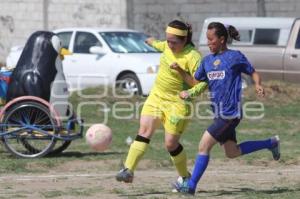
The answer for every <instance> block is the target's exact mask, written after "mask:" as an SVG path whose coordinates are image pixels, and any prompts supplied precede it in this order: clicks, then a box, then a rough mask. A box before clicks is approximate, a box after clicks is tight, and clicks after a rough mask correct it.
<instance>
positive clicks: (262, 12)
mask: <svg viewBox="0 0 300 199" xmlns="http://www.w3.org/2000/svg"><path fill="white" fill-rule="evenodd" d="M256 4H257V14H256V15H257V16H258V17H266V2H265V0H257V3H256Z"/></svg>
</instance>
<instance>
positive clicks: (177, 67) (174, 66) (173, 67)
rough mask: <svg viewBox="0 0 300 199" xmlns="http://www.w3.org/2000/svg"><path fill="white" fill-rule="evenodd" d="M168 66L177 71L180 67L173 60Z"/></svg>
mask: <svg viewBox="0 0 300 199" xmlns="http://www.w3.org/2000/svg"><path fill="white" fill-rule="evenodd" d="M170 68H171V69H173V70H176V71H179V70H180V69H181V68H180V66H179V65H178V64H177V62H174V63H173V64H171V65H170Z"/></svg>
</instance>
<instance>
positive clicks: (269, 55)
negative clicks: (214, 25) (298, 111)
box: [199, 17, 300, 83]
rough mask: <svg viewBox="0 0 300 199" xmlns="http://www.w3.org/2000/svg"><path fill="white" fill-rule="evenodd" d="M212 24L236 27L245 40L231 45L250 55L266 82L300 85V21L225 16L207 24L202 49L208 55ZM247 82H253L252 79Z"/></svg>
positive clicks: (210, 19)
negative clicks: (207, 32)
mask: <svg viewBox="0 0 300 199" xmlns="http://www.w3.org/2000/svg"><path fill="white" fill-rule="evenodd" d="M210 22H221V23H223V24H226V25H233V26H234V27H236V28H237V29H238V30H239V32H240V36H241V41H239V42H235V41H234V42H233V43H231V44H229V46H228V47H229V48H231V49H238V50H240V51H241V52H242V53H244V54H245V55H246V57H247V58H248V60H249V61H250V62H251V63H252V65H253V66H254V67H255V69H256V70H257V71H258V72H259V73H260V74H261V75H262V77H263V79H264V80H275V79H276V80H284V81H289V82H296V83H300V29H299V28H300V18H274V17H222V18H208V19H206V20H205V21H204V24H203V28H202V32H201V35H200V40H199V41H200V43H199V50H200V51H201V52H202V53H203V55H206V54H208V53H209V49H208V47H207V39H206V31H207V26H208V24H209V23H210ZM244 80H246V81H245V83H250V82H249V79H244Z"/></svg>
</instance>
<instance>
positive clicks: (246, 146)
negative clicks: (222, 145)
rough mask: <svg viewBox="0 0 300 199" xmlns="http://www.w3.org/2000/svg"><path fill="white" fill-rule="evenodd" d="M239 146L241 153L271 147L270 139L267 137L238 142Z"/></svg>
mask: <svg viewBox="0 0 300 199" xmlns="http://www.w3.org/2000/svg"><path fill="white" fill-rule="evenodd" d="M239 146H240V149H241V152H242V155H244V154H248V153H252V152H254V151H258V150H262V149H270V148H272V140H271V139H267V140H257V141H246V142H243V143H241V144H239Z"/></svg>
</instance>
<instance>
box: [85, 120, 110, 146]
mask: <svg viewBox="0 0 300 199" xmlns="http://www.w3.org/2000/svg"><path fill="white" fill-rule="evenodd" d="M85 139H86V142H87V143H88V144H89V145H90V147H91V148H92V149H93V150H95V151H105V150H106V149H108V147H109V145H110V144H111V141H112V131H111V129H110V128H109V127H108V126H106V125H104V124H94V125H92V126H91V127H90V128H89V129H88V130H87V132H86V134H85Z"/></svg>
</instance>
